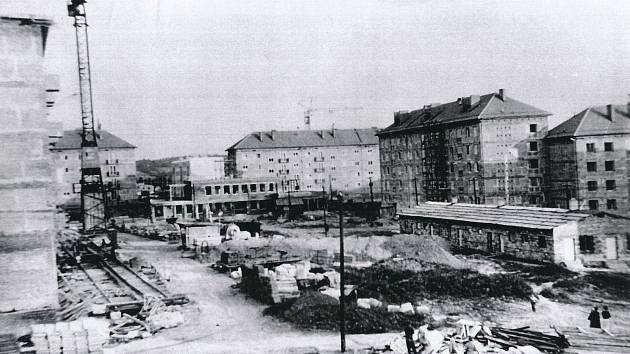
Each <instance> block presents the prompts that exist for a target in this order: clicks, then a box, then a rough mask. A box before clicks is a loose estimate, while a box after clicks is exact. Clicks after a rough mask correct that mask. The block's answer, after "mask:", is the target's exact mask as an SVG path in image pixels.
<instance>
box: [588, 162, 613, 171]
mask: <svg viewBox="0 0 630 354" xmlns="http://www.w3.org/2000/svg"><path fill="white" fill-rule="evenodd" d="M604 170H605V171H614V170H615V161H612V160H611V161H604ZM586 171H587V172H597V162H595V161H589V162H587V163H586Z"/></svg>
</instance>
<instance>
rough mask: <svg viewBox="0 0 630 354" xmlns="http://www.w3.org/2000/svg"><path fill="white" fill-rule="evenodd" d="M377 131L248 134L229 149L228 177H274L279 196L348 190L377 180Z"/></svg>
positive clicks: (310, 131) (345, 130) (378, 170)
mask: <svg viewBox="0 0 630 354" xmlns="http://www.w3.org/2000/svg"><path fill="white" fill-rule="evenodd" d="M376 131H377V130H376V128H370V129H332V130H295V131H273V130H272V131H267V132H256V133H251V134H248V135H247V136H245V137H244V138H242V139H241V140H240V141H238V142H237V143H236V144H234V145H233V146H231V147H230V148H229V149H227V152H228V161H229V162H230V163H229V168H228V169H227V171H226V173H227V174H228V175H232V176H235V177H238V178H276V179H278V180H279V187H280V190H281V191H289V190H290V191H315V192H320V191H322V188H324V189H326V190H328V189H329V187H330V186H332V188H333V189H334V190H339V191H352V190H355V189H359V188H364V187H366V186H368V185H369V182H370V180H373V181H374V182H376V181H377V180H379V179H380V167H379V152H378V151H379V146H378V139H377V137H376V136H375V134H376Z"/></svg>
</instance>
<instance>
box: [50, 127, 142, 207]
mask: <svg viewBox="0 0 630 354" xmlns="http://www.w3.org/2000/svg"><path fill="white" fill-rule="evenodd" d="M97 139H98V146H99V154H100V155H99V156H100V159H101V173H102V175H103V184H104V185H105V186H106V187H108V188H109V190H110V194H109V196H108V197H109V198H110V199H111V200H117V201H123V200H132V199H136V198H137V190H136V157H135V151H136V147H135V146H133V145H131V144H130V143H128V142H127V141H125V140H123V139H121V138H119V137H117V136H116V135H114V134H112V133H110V132H108V131H106V130H102V129H99V130H97ZM50 151H51V152H52V154H53V161H54V166H55V170H56V171H55V172H56V174H55V175H56V179H57V183H58V192H57V204H63V203H64V202H65V201H67V200H69V199H71V198H73V197H78V196H79V194H78V193H79V192H80V181H81V130H66V131H64V132H63V137H61V138H60V139H58V140H57V141H56V143H55V144H54V145H52V146H51V147H50Z"/></svg>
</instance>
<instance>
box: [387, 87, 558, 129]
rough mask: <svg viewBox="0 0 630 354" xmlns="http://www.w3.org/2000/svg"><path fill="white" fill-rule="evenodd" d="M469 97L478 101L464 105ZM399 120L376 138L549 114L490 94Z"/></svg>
mask: <svg viewBox="0 0 630 354" xmlns="http://www.w3.org/2000/svg"><path fill="white" fill-rule="evenodd" d="M471 97H473V98H474V97H477V98H478V102H472V104H471V105H469V106H467V105H464V104H463V102H464V101H469V100H470V99H471ZM397 115H399V117H400V119H399V121H398V122H397V121H396V119H395V122H394V124H392V125H390V126H389V127H387V128H385V129H383V130H381V131H379V132H378V135H381V134H387V133H393V132H398V131H404V130H408V129H416V128H422V127H426V126H431V125H435V124H447V123H453V122H460V121H466V120H471V119H492V118H499V117H505V118H509V117H521V116H530V117H531V116H540V117H544V116H549V115H551V113H549V112H546V111H544V110H542V109H539V108H536V107H534V106H531V105H528V104H526V103H523V102H520V101H517V100H515V99H513V98H510V97H507V96H503V98H501V96H500V95H499V94H497V93H490V94H487V95H483V96H470V97H464V98H461V99H458V100H457V101H453V102H449V103H445V104H441V105H437V106H431V107H425V108H422V109H418V110H415V111H411V112H409V113H397Z"/></svg>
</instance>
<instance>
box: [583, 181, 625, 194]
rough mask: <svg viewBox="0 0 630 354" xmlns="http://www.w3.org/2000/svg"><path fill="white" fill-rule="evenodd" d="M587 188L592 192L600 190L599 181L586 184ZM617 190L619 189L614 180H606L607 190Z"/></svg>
mask: <svg viewBox="0 0 630 354" xmlns="http://www.w3.org/2000/svg"><path fill="white" fill-rule="evenodd" d="M586 186H587V189H588V190H589V191H591V192H592V191H596V190H598V187H599V186H598V183H597V181H588V182H587V183H586ZM615 189H617V182H616V181H615V180H614V179H608V180H606V190H607V191H614V190H615Z"/></svg>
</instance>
